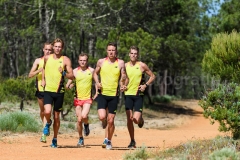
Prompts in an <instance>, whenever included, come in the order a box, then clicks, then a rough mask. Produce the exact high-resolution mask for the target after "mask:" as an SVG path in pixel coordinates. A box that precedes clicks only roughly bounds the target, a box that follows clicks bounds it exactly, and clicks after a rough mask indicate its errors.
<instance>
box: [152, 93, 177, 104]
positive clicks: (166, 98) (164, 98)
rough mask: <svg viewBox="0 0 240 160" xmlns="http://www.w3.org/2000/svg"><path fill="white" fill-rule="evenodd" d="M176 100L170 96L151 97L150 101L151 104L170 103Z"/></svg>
mask: <svg viewBox="0 0 240 160" xmlns="http://www.w3.org/2000/svg"><path fill="white" fill-rule="evenodd" d="M176 99H177V98H176V97H175V96H170V95H164V96H160V95H156V96H153V98H152V101H153V103H170V102H171V101H173V100H176Z"/></svg>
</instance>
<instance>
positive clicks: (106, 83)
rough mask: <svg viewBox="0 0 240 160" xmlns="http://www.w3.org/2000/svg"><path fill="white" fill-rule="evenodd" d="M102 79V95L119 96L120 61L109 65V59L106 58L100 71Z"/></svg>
mask: <svg viewBox="0 0 240 160" xmlns="http://www.w3.org/2000/svg"><path fill="white" fill-rule="evenodd" d="M100 77H101V83H102V88H101V93H102V95H106V96H116V95H117V94H118V81H119V78H120V68H119V66H118V59H116V61H115V62H114V63H109V62H108V58H105V59H104V62H103V64H102V67H101V70H100Z"/></svg>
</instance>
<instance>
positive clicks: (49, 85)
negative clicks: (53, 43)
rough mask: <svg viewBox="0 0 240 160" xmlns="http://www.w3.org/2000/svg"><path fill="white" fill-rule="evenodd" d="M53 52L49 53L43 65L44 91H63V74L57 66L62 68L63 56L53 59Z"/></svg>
mask: <svg viewBox="0 0 240 160" xmlns="http://www.w3.org/2000/svg"><path fill="white" fill-rule="evenodd" d="M53 56H54V54H51V55H50V56H49V58H48V60H47V63H46V66H45V81H46V86H45V91H48V92H56V93H63V92H64V76H62V74H61V73H60V72H59V70H58V69H59V67H62V68H64V65H63V57H64V56H61V57H60V58H59V59H54V57H53Z"/></svg>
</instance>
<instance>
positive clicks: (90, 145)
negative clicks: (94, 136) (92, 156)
mask: <svg viewBox="0 0 240 160" xmlns="http://www.w3.org/2000/svg"><path fill="white" fill-rule="evenodd" d="M101 146H102V145H95V144H88V145H85V146H82V147H77V146H76V145H74V146H73V145H59V146H58V147H57V148H59V149H60V148H82V149H84V148H86V149H87V148H93V147H101ZM42 147H50V145H49V146H42ZM101 148H102V147H101ZM140 148H141V147H137V148H128V147H115V146H114V147H113V148H112V150H135V149H140ZM146 148H158V147H157V146H156V147H155V146H148V147H146ZM102 149H106V148H102Z"/></svg>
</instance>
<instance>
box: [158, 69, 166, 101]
mask: <svg viewBox="0 0 240 160" xmlns="http://www.w3.org/2000/svg"><path fill="white" fill-rule="evenodd" d="M167 72H168V71H167V70H166V69H165V70H164V71H163V76H161V75H160V85H159V91H160V96H163V95H166V94H167Z"/></svg>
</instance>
